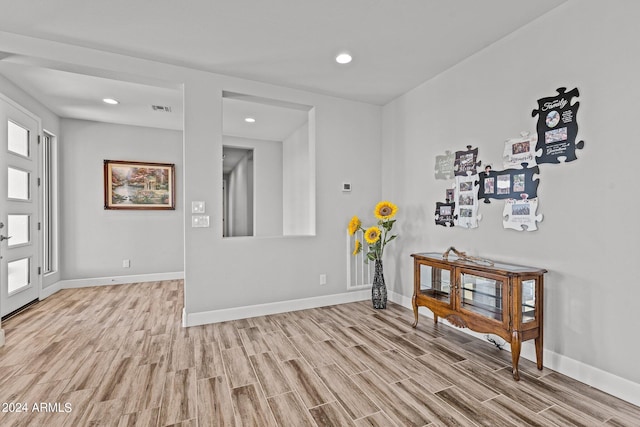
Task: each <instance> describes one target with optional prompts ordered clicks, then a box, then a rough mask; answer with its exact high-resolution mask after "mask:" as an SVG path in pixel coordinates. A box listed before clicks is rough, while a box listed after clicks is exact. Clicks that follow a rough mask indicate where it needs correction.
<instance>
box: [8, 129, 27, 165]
mask: <svg viewBox="0 0 640 427" xmlns="http://www.w3.org/2000/svg"><path fill="white" fill-rule="evenodd" d="M7 128H8V130H7V148H8V150H9V151H10V152H12V153H15V154H18V155H20V156H24V157H29V129H25V128H23V127H22V126H20V125H17V124H15V123H13V122H12V121H10V120H9V121H8V122H7Z"/></svg>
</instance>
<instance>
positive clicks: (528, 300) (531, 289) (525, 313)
mask: <svg viewBox="0 0 640 427" xmlns="http://www.w3.org/2000/svg"><path fill="white" fill-rule="evenodd" d="M535 320H536V281H535V280H534V279H530V280H523V281H522V323H529V322H535Z"/></svg>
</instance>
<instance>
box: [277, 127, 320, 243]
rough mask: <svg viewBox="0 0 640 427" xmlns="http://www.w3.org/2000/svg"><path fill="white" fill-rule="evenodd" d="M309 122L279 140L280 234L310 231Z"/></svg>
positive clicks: (290, 234)
mask: <svg viewBox="0 0 640 427" xmlns="http://www.w3.org/2000/svg"><path fill="white" fill-rule="evenodd" d="M309 143H310V141H309V123H305V124H304V125H303V126H301V127H300V128H299V129H296V130H295V131H294V132H293V133H292V134H291V135H289V136H288V137H287V138H286V139H285V140H284V141H283V142H282V154H283V171H284V172H283V174H284V175H283V212H284V216H283V218H282V219H283V221H282V222H283V234H284V235H286V236H295V235H310V234H313V231H314V230H313V225H312V224H311V222H312V220H313V216H312V215H311V209H312V203H311V200H310V199H309V197H308V194H309V186H310V185H311V182H310V177H309V165H310V162H311V161H312V157H313V156H312V153H310V145H309Z"/></svg>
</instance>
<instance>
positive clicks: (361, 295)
mask: <svg viewBox="0 0 640 427" xmlns="http://www.w3.org/2000/svg"><path fill="white" fill-rule="evenodd" d="M368 298H371V291H366V290H364V291H356V292H345V293H342V294H333V295H322V296H318V297H311V298H302V299H295V300H289V301H277V302H271V303H266V304H256V305H249V306H243V307H233V308H224V309H220V310H211V311H202V312H196V313H187V312H184V311H183V315H182V325H183V326H186V327H188V326H198V325H204V324H207V323H218V322H226V321H229V320H238V319H246V318H249V317H256V316H266V315H268V314H277V313H285V312H288V311H298V310H306V309H309V308H317V307H324V306H327V305H335V304H345V303H349V302H355V301H364V300H366V299H368Z"/></svg>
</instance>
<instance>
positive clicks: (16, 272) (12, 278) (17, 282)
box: [7, 258, 30, 295]
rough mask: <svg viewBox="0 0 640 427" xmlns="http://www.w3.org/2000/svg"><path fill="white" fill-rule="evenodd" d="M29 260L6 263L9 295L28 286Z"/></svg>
mask: <svg viewBox="0 0 640 427" xmlns="http://www.w3.org/2000/svg"><path fill="white" fill-rule="evenodd" d="M29 264H30V263H29V258H23V259H19V260H16V261H11V262H8V263H7V272H8V273H9V277H8V279H7V283H8V285H9V295H11V294H13V293H15V292H18V291H19V290H20V289H22V288H26V287H28V286H29V284H30V283H29Z"/></svg>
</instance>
